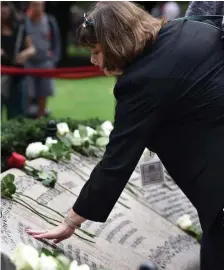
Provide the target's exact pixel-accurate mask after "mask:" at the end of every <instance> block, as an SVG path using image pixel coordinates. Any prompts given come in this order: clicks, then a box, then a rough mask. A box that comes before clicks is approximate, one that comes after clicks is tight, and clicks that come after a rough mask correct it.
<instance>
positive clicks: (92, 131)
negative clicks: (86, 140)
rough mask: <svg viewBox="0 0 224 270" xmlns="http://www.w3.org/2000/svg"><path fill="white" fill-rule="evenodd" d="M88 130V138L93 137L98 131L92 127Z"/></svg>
mask: <svg viewBox="0 0 224 270" xmlns="http://www.w3.org/2000/svg"><path fill="white" fill-rule="evenodd" d="M86 130H87V136H88V137H91V136H92V135H94V134H96V130H95V129H93V128H91V127H86Z"/></svg>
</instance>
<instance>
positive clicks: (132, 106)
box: [73, 21, 224, 231]
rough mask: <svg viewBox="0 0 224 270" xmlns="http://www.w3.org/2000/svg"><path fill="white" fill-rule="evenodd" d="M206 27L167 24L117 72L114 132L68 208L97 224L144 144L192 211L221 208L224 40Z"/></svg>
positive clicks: (206, 222) (212, 214) (204, 213)
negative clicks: (87, 178)
mask: <svg viewBox="0 0 224 270" xmlns="http://www.w3.org/2000/svg"><path fill="white" fill-rule="evenodd" d="M222 35H223V33H222V32H221V31H219V30H217V29H215V28H214V27H212V26H210V25H206V24H204V23H199V22H193V21H173V22H170V23H168V24H167V25H165V26H164V27H163V28H162V30H161V31H160V33H159V35H158V37H157V39H156V41H155V42H154V44H153V45H152V46H151V47H150V48H148V49H147V48H146V49H145V51H144V52H143V53H142V54H141V55H140V56H139V57H138V58H136V59H135V60H134V61H133V62H132V63H131V64H130V65H128V66H127V68H126V69H125V70H124V73H123V75H122V76H121V77H120V78H119V79H118V81H117V84H116V86H115V89H114V95H115V97H116V99H117V106H116V113H115V122H114V130H113V131H112V133H111V136H110V142H109V144H108V146H107V148H106V152H105V154H104V157H103V159H102V161H101V162H100V163H99V164H98V165H97V166H96V167H95V169H94V170H93V172H92V174H91V176H90V179H89V180H88V181H87V183H86V184H85V185H84V187H83V189H82V191H81V193H80V195H79V198H78V199H77V201H76V203H75V204H74V206H73V210H74V211H75V212H76V213H78V214H79V215H81V216H83V217H85V218H87V219H89V220H93V221H99V222H104V221H105V220H106V219H107V217H108V215H109V213H110V211H111V210H112V208H113V207H114V204H115V203H116V201H117V199H118V198H119V196H120V194H121V192H122V190H123V189H124V187H125V185H126V183H127V182H128V180H129V178H130V176H131V174H132V172H133V170H134V169H135V167H136V165H137V163H138V161H139V158H140V156H141V154H142V152H143V150H144V148H145V147H147V148H148V149H150V150H152V151H154V152H155V153H157V154H158V156H159V158H160V159H161V161H162V162H163V164H164V166H165V167H166V169H167V171H168V172H169V173H170V175H171V176H172V177H173V179H174V181H175V182H176V183H177V184H178V186H179V187H180V188H181V189H182V191H183V192H184V193H185V194H186V196H187V197H188V198H189V199H190V201H191V202H192V203H193V205H194V206H195V207H196V209H197V210H198V213H199V217H200V221H201V225H202V228H203V230H204V231H205V230H207V229H209V228H210V226H211V224H212V223H213V222H214V220H215V218H216V216H217V214H218V212H220V210H221V208H222V207H223V206H224V41H223V40H221V36H222Z"/></svg>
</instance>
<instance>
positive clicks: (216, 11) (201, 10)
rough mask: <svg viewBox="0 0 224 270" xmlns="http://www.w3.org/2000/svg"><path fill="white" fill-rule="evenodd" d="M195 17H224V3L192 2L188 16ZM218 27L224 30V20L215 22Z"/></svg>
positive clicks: (187, 12)
mask: <svg viewBox="0 0 224 270" xmlns="http://www.w3.org/2000/svg"><path fill="white" fill-rule="evenodd" d="M194 15H223V16H224V1H191V2H190V4H189V7H188V9H187V11H186V16H194ZM214 23H215V24H216V26H218V27H220V28H221V27H222V28H223V29H224V18H223V20H222V19H217V20H214Z"/></svg>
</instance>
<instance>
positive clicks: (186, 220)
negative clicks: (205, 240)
mask: <svg viewBox="0 0 224 270" xmlns="http://www.w3.org/2000/svg"><path fill="white" fill-rule="evenodd" d="M177 225H178V227H180V228H181V229H182V230H183V231H185V232H187V233H188V234H189V235H191V236H193V237H194V238H196V239H197V240H198V242H200V241H201V237H202V233H201V232H200V231H199V230H198V229H197V228H196V227H195V226H194V224H193V222H192V220H191V216H190V215H187V214H184V215H183V216H181V217H179V218H178V220H177Z"/></svg>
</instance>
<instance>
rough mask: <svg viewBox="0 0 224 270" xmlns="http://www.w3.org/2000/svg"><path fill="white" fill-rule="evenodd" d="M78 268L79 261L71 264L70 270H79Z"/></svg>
mask: <svg viewBox="0 0 224 270" xmlns="http://www.w3.org/2000/svg"><path fill="white" fill-rule="evenodd" d="M77 267H78V262H77V261H72V263H71V264H70V267H69V270H77Z"/></svg>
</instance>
